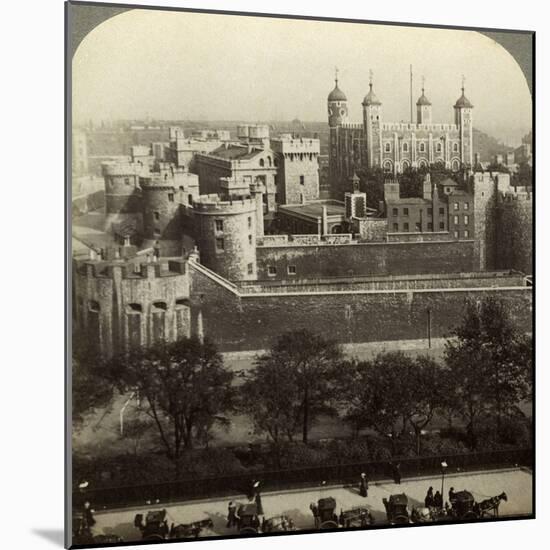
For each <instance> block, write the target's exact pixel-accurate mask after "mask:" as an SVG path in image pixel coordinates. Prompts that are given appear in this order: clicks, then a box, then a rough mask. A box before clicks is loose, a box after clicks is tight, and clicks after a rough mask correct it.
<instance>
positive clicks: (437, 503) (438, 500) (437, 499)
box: [434, 491, 443, 508]
mask: <svg viewBox="0 0 550 550" xmlns="http://www.w3.org/2000/svg"><path fill="white" fill-rule="evenodd" d="M434 507H435V508H443V496H442V495H441V493H440V492H439V491H436V492H435V495H434Z"/></svg>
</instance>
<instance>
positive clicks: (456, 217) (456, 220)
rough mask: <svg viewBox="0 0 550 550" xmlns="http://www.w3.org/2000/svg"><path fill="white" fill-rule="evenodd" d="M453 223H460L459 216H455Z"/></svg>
mask: <svg viewBox="0 0 550 550" xmlns="http://www.w3.org/2000/svg"><path fill="white" fill-rule="evenodd" d="M453 223H454V224H455V225H458V216H453Z"/></svg>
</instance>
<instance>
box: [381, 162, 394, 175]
mask: <svg viewBox="0 0 550 550" xmlns="http://www.w3.org/2000/svg"><path fill="white" fill-rule="evenodd" d="M383 168H384V172H393V165H392V162H391V160H386V161H384V164H383Z"/></svg>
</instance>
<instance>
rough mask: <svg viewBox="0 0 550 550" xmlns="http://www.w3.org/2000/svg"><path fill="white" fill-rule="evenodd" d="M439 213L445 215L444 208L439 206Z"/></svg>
mask: <svg viewBox="0 0 550 550" xmlns="http://www.w3.org/2000/svg"><path fill="white" fill-rule="evenodd" d="M439 215H440V216H444V215H445V208H440V209H439Z"/></svg>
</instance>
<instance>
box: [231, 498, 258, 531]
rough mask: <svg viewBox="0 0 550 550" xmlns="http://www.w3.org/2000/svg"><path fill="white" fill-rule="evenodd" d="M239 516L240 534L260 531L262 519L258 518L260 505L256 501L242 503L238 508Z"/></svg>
mask: <svg viewBox="0 0 550 550" xmlns="http://www.w3.org/2000/svg"><path fill="white" fill-rule="evenodd" d="M237 517H238V520H237V526H238V528H239V534H241V535H253V534H256V533H257V532H258V531H259V529H260V519H259V518H258V506H257V505H256V503H254V502H251V503H248V504H241V505H240V506H239V509H238V510H237Z"/></svg>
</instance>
